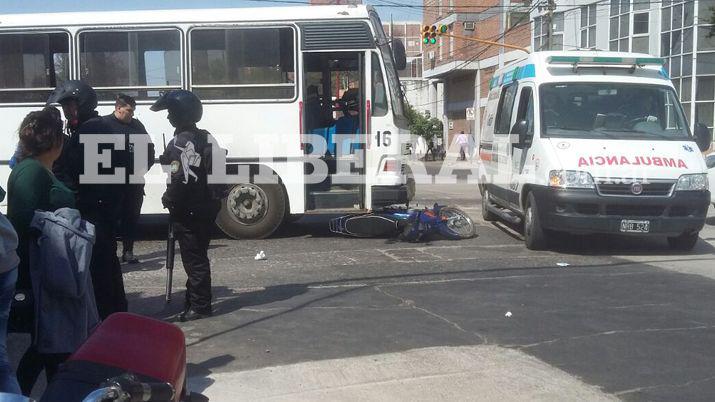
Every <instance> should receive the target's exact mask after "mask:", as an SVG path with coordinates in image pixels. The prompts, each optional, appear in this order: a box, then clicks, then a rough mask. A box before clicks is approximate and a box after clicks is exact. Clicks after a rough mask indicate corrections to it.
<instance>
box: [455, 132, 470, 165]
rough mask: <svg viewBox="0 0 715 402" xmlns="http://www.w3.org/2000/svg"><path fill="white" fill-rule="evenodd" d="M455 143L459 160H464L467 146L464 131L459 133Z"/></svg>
mask: <svg viewBox="0 0 715 402" xmlns="http://www.w3.org/2000/svg"><path fill="white" fill-rule="evenodd" d="M455 142H456V143H457V146H459V160H462V161H463V160H466V159H467V154H466V152H467V146H468V145H469V139H468V138H467V134H464V131H460V132H459V135H458V136H457V138H456V139H455Z"/></svg>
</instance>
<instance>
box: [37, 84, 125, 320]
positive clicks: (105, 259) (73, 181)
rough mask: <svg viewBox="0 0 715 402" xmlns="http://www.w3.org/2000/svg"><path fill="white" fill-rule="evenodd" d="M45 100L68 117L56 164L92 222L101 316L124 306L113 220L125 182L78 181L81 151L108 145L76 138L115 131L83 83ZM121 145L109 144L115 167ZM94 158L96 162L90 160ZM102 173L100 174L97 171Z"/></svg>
mask: <svg viewBox="0 0 715 402" xmlns="http://www.w3.org/2000/svg"><path fill="white" fill-rule="evenodd" d="M47 103H48V104H55V103H59V104H60V105H62V110H63V111H64V113H65V118H66V119H67V121H68V123H67V124H68V128H69V129H68V131H69V132H70V137H69V141H68V143H67V145H66V149H65V150H64V151H63V154H62V158H61V165H60V166H59V167H58V166H55V168H56V169H57V170H58V171H59V172H60V174H61V176H62V177H63V178H64V179H65V180H67V182H68V183H69V184H70V185H72V186H74V187H75V188H76V190H77V209H79V211H80V212H81V214H82V218H83V219H85V220H87V221H89V222H90V223H92V224H93V225H94V227H95V236H96V237H95V243H94V248H93V249H92V261H91V263H90V271H91V273H92V284H93V285H94V296H95V299H96V301H97V309H98V310H99V316H100V318H101V319H105V318H107V317H108V316H109V315H110V314H112V313H116V312H119V311H127V307H128V306H127V298H126V294H125V292H124V280H123V278H122V270H121V266H120V264H119V258H117V242H116V233H117V228H116V227H117V221H118V220H119V213H120V211H121V206H122V198H123V195H124V189H125V187H124V184H112V183H100V184H87V183H81V182H80V181H79V176H80V174H83V173H84V170H85V169H84V159H85V152H90V153H91V154H96V153H98V152H101V151H102V150H104V149H108V147H107V145H104V144H100V146H99V147H100V149H99V150H97V149H93V150H90V149H85V147H84V145H82V143H81V142H80V137H81V136H91V135H97V134H114V131H113V130H112V128H111V127H110V126H109V125H108V124H107V122H106V120H105V119H104V118H102V117H99V115H98V113H97V112H96V111H95V108H96V107H97V95H96V93H95V91H94V89H92V87H90V86H89V85H87V84H86V83H84V82H82V81H75V80H69V81H65V82H63V83H62V84H60V85H59V86H58V87H57V88H55V90H54V91H53V92H52V94H51V95H50V97H49V99H48V100H47ZM127 155H128V154H127V152H126V151H124V150H112V151H111V157H112V166H111V168H109V169H103V170H109V172H100V173H106V174H113V173H114V171H113V170H114V168H117V167H123V168H126V167H127V166H128V156H127ZM94 163H97V162H94ZM100 177H101V176H100Z"/></svg>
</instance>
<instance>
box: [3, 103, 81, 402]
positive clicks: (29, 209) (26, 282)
mask: <svg viewBox="0 0 715 402" xmlns="http://www.w3.org/2000/svg"><path fill="white" fill-rule="evenodd" d="M18 134H19V153H18V156H19V158H18V161H17V165H15V167H14V168H13V170H12V173H10V178H9V179H8V189H7V190H8V191H7V192H8V205H7V216H8V219H9V220H10V222H12V225H13V226H14V227H15V231H17V234H18V239H19V244H18V249H17V253H18V255H19V257H20V266H19V270H18V280H17V289H18V290H23V291H26V290H29V289H32V284H31V280H30V261H29V244H30V242H31V241H32V238H33V235H32V233H31V232H30V222H31V221H32V217H33V216H34V214H35V210H43V211H55V210H57V209H59V208H65V207H69V208H73V207H74V201H75V196H74V193H73V192H72V191H70V190H69V189H68V188H67V187H65V185H64V184H62V182H60V181H59V180H58V179H56V178H55V176H54V175H53V174H52V164H53V163H54V162H55V160H56V159H57V158H58V157H59V156H60V154H61V153H62V145H63V142H64V138H65V136H64V134H63V133H62V120H61V118H60V113H59V111H58V110H57V109H55V108H52V107H46V108H44V109H43V110H41V111H37V112H31V113H30V114H28V115H27V116H26V117H25V119H24V120H23V121H22V124H21V125H20V129H19V130H18ZM29 310H31V309H29ZM28 315H32V313H31V312H29V314H28ZM22 319H23V321H24V322H27V323H32V322H34V317H32V316H27V317H22ZM30 326H32V325H30ZM31 335H32V338H33V342H32V345H31V346H30V347H29V348H28V350H27V351H26V352H25V354H24V355H23V357H22V359H21V360H20V364H19V366H18V369H17V378H18V382H19V383H20V388H21V389H22V392H23V394H25V395H28V396H29V395H30V392H31V391H32V387H33V386H34V385H35V382H36V380H37V377H38V376H39V375H40V372H42V370H43V369H44V370H45V374H46V376H47V378H48V380H49V379H50V378H51V377H52V376H53V375H54V373H55V372H56V371H57V368H58V366H59V365H60V363H62V362H63V361H64V360H66V359H67V357H68V355H67V354H64V353H63V354H42V353H38V352H37V349H36V347H35V338H36V334H34V330H33V331H31Z"/></svg>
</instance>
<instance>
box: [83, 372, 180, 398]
mask: <svg viewBox="0 0 715 402" xmlns="http://www.w3.org/2000/svg"><path fill="white" fill-rule="evenodd" d="M108 385H109V386H107V387H105V388H101V389H98V390H96V391H94V392H92V393H91V394H89V395H88V396H87V397H86V398H85V399H84V401H83V402H101V401H117V402H171V401H173V400H174V396H175V391H174V387H173V386H172V385H171V384H169V383H165V382H140V381H138V380H136V379H133V378H126V377H120V378H118V379H113V380H110V381H109V384H108Z"/></svg>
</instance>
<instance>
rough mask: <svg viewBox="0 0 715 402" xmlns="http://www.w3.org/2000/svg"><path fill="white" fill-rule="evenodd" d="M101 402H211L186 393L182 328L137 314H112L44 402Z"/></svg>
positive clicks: (59, 376) (49, 389) (61, 374)
mask: <svg viewBox="0 0 715 402" xmlns="http://www.w3.org/2000/svg"><path fill="white" fill-rule="evenodd" d="M99 401H121V402H135V401H136V402H139V401H154V402H204V401H208V398H206V397H205V396H203V395H201V394H196V393H190V392H189V391H188V390H187V389H186V344H185V341H184V333H183V332H182V331H181V329H179V328H178V327H177V326H175V325H173V324H170V323H166V322H163V321H159V320H155V319H152V318H148V317H142V316H139V315H136V314H131V313H115V314H112V315H111V316H109V317H108V318H107V319H106V320H105V321H104V322H102V324H100V326H99V327H98V328H97V330H96V331H95V332H94V333H93V334H92V336H90V337H89V339H87V341H86V342H85V343H84V344H83V345H82V346H81V347H80V348H79V350H77V351H76V352H75V353H74V354H73V355H72V356H71V357H70V358H69V360H68V361H67V362H66V363H65V364H64V365H63V366H62V368H61V369H60V371H59V372H58V373H57V374H56V375H55V377H54V378H53V379H52V382H51V383H50V384H49V385H48V386H47V389H46V390H45V393H44V394H43V396H42V399H40V402H99Z"/></svg>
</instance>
